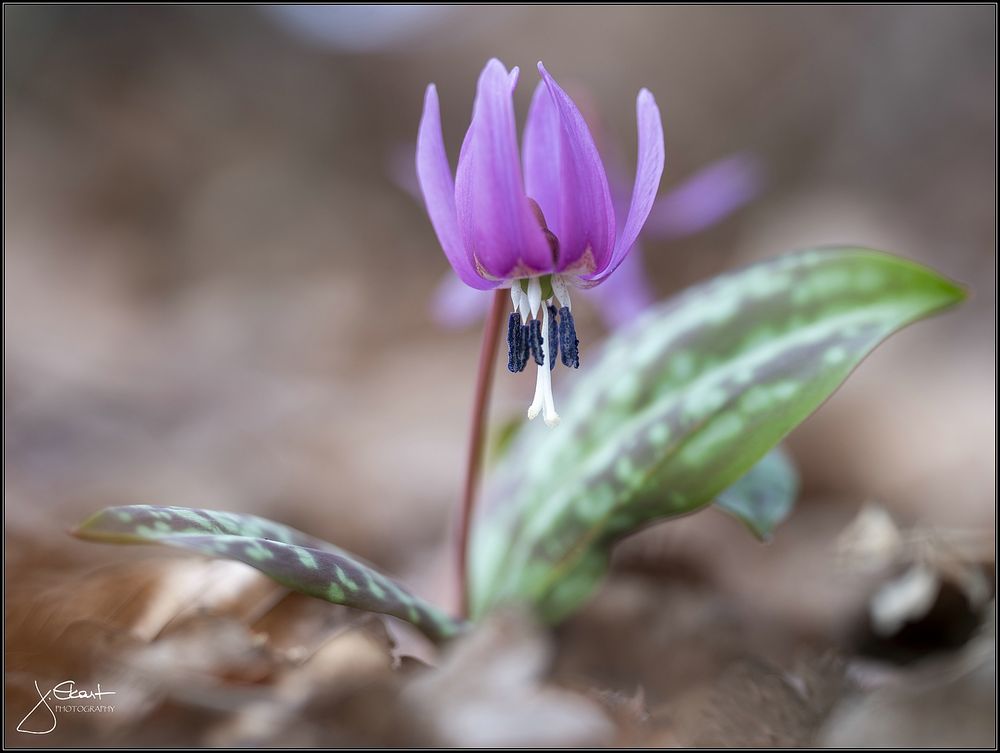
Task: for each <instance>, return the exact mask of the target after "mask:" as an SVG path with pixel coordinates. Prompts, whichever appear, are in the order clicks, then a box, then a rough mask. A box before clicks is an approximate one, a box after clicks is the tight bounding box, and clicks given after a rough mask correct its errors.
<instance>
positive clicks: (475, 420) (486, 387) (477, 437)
mask: <svg viewBox="0 0 1000 753" xmlns="http://www.w3.org/2000/svg"><path fill="white" fill-rule="evenodd" d="M508 300H509V298H508V294H507V291H506V290H504V289H500V290H497V291H496V293H494V295H493V304H492V306H490V312H489V314H487V315H486V325H485V327H484V329H483V343H482V346H481V347H480V349H479V373H478V375H477V376H476V394H475V397H474V398H473V402H472V422H471V425H470V427H469V453H468V456H467V457H466V464H465V485H464V486H463V488H462V502H461V507H460V508H459V511H458V546H457V552H456V556H457V561H456V563H455V565H456V569H457V572H458V599H459V602H458V603H459V616H460V617H462V618H463V619H465V618H468V616H469V572H468V569H469V527H470V525H471V523H472V510H473V507H474V506H475V502H476V490H477V488H478V486H479V476H480V471H481V470H482V461H483V444H484V442H485V439H486V422H487V416H488V414H489V405H490V393H491V392H492V391H493V372H494V371H495V365H496V359H497V350H498V346H499V344H500V327H501V325H502V324H503V315H504V311H505V310H506V309H507V301H508Z"/></svg>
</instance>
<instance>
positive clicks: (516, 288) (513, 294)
mask: <svg viewBox="0 0 1000 753" xmlns="http://www.w3.org/2000/svg"><path fill="white" fill-rule="evenodd" d="M522 298H524V291H523V290H521V283H520V282H518V281H517V280H514V284H513V285H511V286H510V301H511V303H513V304H514V311H517V310H518V309H520V308H521V299H522Z"/></svg>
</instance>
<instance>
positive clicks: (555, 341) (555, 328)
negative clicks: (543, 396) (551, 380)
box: [508, 298, 559, 371]
mask: <svg viewBox="0 0 1000 753" xmlns="http://www.w3.org/2000/svg"><path fill="white" fill-rule="evenodd" d="M546 309H548V314H549V326H548V338H549V370H550V371H551V370H552V369H554V368H555V367H556V356H558V355H559V320H558V319H557V318H556V317H557V314H556V307H555V306H553V305H552V299H551V298H549V300H548V301H546ZM509 337H510V335H509V334H508V338H509Z"/></svg>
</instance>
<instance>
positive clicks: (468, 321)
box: [431, 272, 492, 330]
mask: <svg viewBox="0 0 1000 753" xmlns="http://www.w3.org/2000/svg"><path fill="white" fill-rule="evenodd" d="M491 300H492V296H490V295H487V294H486V293H484V292H483V291H481V290H473V289H472V288H470V287H469V286H468V285H465V284H463V283H462V281H461V280H460V279H458V278H457V277H455V275H453V274H452V273H451V272H449V273H448V274H447V275H446V276H445V277H444V279H442V280H441V282H440V283H439V284H438V286H437V290H435V291H434V296H433V298H432V299H431V318H433V319H434V323H435V324H437V325H438V326H440V327H442V328H444V329H449V330H461V329H465V328H467V327H470V326H472V325H473V324H476V323H477V322H480V321H482V319H483V317H484V316H486V310H487V309H488V308H489V305H490V301H491Z"/></svg>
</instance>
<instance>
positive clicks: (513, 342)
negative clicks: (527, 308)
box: [507, 311, 524, 374]
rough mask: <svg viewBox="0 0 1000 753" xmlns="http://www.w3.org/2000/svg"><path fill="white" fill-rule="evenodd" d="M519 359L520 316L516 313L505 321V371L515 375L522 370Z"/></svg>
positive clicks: (522, 366)
mask: <svg viewBox="0 0 1000 753" xmlns="http://www.w3.org/2000/svg"><path fill="white" fill-rule="evenodd" d="M520 358H521V315H520V314H519V313H517V312H516V311H515V312H514V313H513V314H511V315H510V318H509V319H508V320H507V370H508V371H512V372H514V373H515V374H516V373H517V372H519V371H520V370H521V369H523V368H524V365H523V364H521V362H520Z"/></svg>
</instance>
